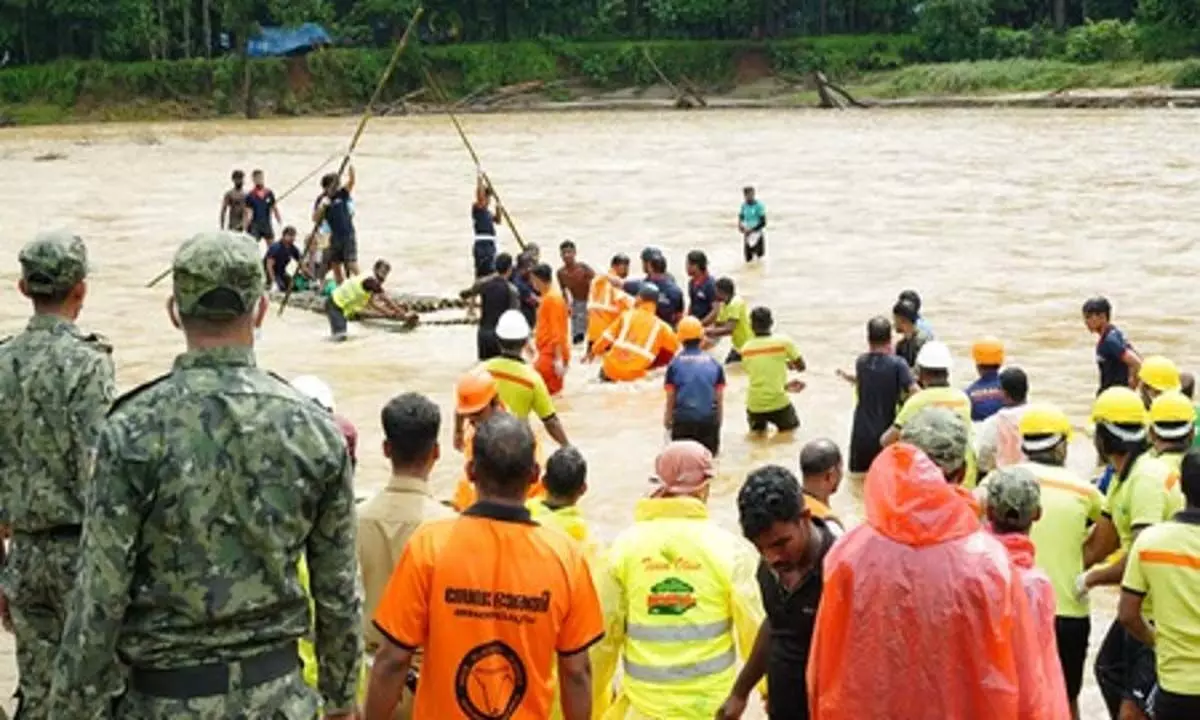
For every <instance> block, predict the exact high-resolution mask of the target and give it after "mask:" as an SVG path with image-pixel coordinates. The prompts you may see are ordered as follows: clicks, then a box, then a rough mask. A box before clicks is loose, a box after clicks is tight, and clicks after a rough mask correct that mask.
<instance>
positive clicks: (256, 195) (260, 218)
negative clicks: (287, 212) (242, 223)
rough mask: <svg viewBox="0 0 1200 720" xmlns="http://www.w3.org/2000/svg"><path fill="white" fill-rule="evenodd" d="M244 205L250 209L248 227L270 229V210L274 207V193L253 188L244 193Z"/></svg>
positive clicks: (264, 189)
mask: <svg viewBox="0 0 1200 720" xmlns="http://www.w3.org/2000/svg"><path fill="white" fill-rule="evenodd" d="M246 205H248V206H249V207H250V213H251V215H250V226H251V227H260V228H269V227H271V208H273V207H275V193H274V192H273V191H271V190H268V189H266V188H263V189H261V190H259V189H258V188H254V189H253V190H251V191H250V192H248V193H246Z"/></svg>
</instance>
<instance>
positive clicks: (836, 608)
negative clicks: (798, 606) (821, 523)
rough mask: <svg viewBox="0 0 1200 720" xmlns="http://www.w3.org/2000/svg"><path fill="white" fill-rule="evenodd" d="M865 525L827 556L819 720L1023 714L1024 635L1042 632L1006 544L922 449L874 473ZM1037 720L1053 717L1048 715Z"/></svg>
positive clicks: (814, 678) (900, 450) (811, 684)
mask: <svg viewBox="0 0 1200 720" xmlns="http://www.w3.org/2000/svg"><path fill="white" fill-rule="evenodd" d="M865 496H866V497H865V501H866V515H867V522H866V523H865V524H864V525H862V526H860V527H857V528H855V529H854V530H851V531H850V532H849V533H847V534H846V535H845V536H844V537H843V538H842V539H841V540H840V541H839V542H838V544H837V545H835V546H834V547H833V549H832V550H831V551H830V553H829V555H828V556H826V558H825V565H824V572H825V584H824V590H823V592H822V595H821V605H820V609H819V610H818V613H817V622H816V631H815V634H814V637H813V646H812V655H811V659H810V660H809V665H808V692H809V706H810V712H811V717H812V718H813V720H841V719H843V718H845V719H846V720H851V719H854V720H858V719H860V718H878V719H880V720H887V719H889V718H896V719H897V720H899V719H903V720H922V719H924V718H929V719H930V720H934V719H935V718H936V719H937V720H943V719H945V718H970V719H971V720H1013V719H1014V718H1026V717H1028V716H1027V715H1025V714H1023V713H1022V712H1021V708H1022V707H1023V706H1024V707H1038V706H1042V705H1043V704H1042V703H1041V702H1040V700H1041V698H1040V697H1038V698H1036V699H1032V700H1030V701H1028V702H1022V695H1023V694H1025V692H1026V691H1028V692H1031V693H1034V694H1036V693H1038V692H1040V687H1035V688H1022V687H1021V679H1020V678H1019V677H1018V672H1017V663H1018V655H1017V650H1015V649H1014V648H1015V646H1017V645H1019V644H1020V643H1019V642H1017V638H1018V637H1020V638H1025V637H1028V636H1027V635H1025V633H1036V628H1035V627H1034V626H1033V623H1032V621H1031V618H1030V613H1029V609H1028V606H1027V603H1026V601H1025V598H1024V593H1023V591H1022V588H1021V584H1020V581H1019V579H1018V578H1017V576H1016V571H1015V568H1014V567H1013V565H1012V563H1011V562H1010V561H1009V558H1008V553H1007V552H1006V550H1005V547H1004V546H1003V545H1002V544H1001V543H1000V542H999V541H998V540H996V538H994V537H992V536H991V535H990V534H989V533H987V532H986V531H984V530H983V529H982V528H981V525H980V521H979V515H978V510H977V508H975V507H973V506H972V504H971V502H970V501H969V500H968V498H967V497H966V496H965V494H964V493H963V492H962V491H961V490H960V489H958V488H956V487H954V486H951V485H950V484H948V483H947V482H946V481H945V478H944V477H943V475H942V472H941V471H940V470H939V469H938V467H937V466H936V465H934V464H933V462H932V461H931V460H930V459H929V458H927V457H926V456H925V455H924V454H923V453H922V452H921V451H920V450H918V449H917V448H915V447H913V446H911V445H906V444H904V443H899V444H896V445H893V446H891V447H888V448H886V449H884V451H883V452H882V453H881V454H880V455H879V457H878V458H876V460H875V462H874V463H873V464H872V465H871V469H870V471H869V473H868V474H867V479H866V486H865ZM1039 717H1047V718H1050V717H1053V716H1052V715H1050V714H1048V713H1047V714H1045V715H1039Z"/></svg>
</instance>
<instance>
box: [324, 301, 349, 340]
mask: <svg viewBox="0 0 1200 720" xmlns="http://www.w3.org/2000/svg"><path fill="white" fill-rule="evenodd" d="M325 314H326V315H327V316H328V317H329V332H330V333H331V334H332V335H333V337H335V338H343V337H345V336H346V316H345V315H344V314H343V313H342V309H341V308H340V307H338V306H337V303H335V302H334V301H333V297H332V296H327V297H326V298H325Z"/></svg>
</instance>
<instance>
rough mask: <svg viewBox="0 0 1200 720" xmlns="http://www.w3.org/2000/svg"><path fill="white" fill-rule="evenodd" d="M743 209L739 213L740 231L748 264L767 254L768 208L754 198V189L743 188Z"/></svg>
mask: <svg viewBox="0 0 1200 720" xmlns="http://www.w3.org/2000/svg"><path fill="white" fill-rule="evenodd" d="M742 198H743V200H744V202H743V203H742V209H741V210H739V211H738V230H739V231H740V232H741V233H742V242H743V245H742V252H743V254H744V255H745V257H746V262H750V261H751V260H753V259H754V258H756V257H757V258H761V257H763V256H764V255H766V254H767V236H766V229H767V208H766V207H765V206H764V205H763V204H762V203H761V202H759V201H758V199H757V198H756V197H755V196H754V188H753V187H750V186H749V185H747V186H746V187H744V188H742Z"/></svg>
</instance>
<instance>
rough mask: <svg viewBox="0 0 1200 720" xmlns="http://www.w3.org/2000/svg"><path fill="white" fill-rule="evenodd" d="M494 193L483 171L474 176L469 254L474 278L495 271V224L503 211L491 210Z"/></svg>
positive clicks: (501, 219)
mask: <svg viewBox="0 0 1200 720" xmlns="http://www.w3.org/2000/svg"><path fill="white" fill-rule="evenodd" d="M495 197H496V194H495V193H494V192H492V186H491V185H490V184H488V182H487V180H485V179H484V177H483V171H482V170H481V171H479V174H478V175H477V176H476V177H475V202H474V203H473V204H472V205H471V222H472V223H474V225H475V246H474V247H473V248H472V250H471V254H472V255H474V258H475V279H476V280H478V279H480V278H483V277H487V276H488V275H491V274H492V273H494V272H496V224H497V223H500V222H503V215H504V213H503V212H502V211H501V209H500V206H499V205H497V206H496V211H495V212H492V208H491V203H492V199H493V198H495Z"/></svg>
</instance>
